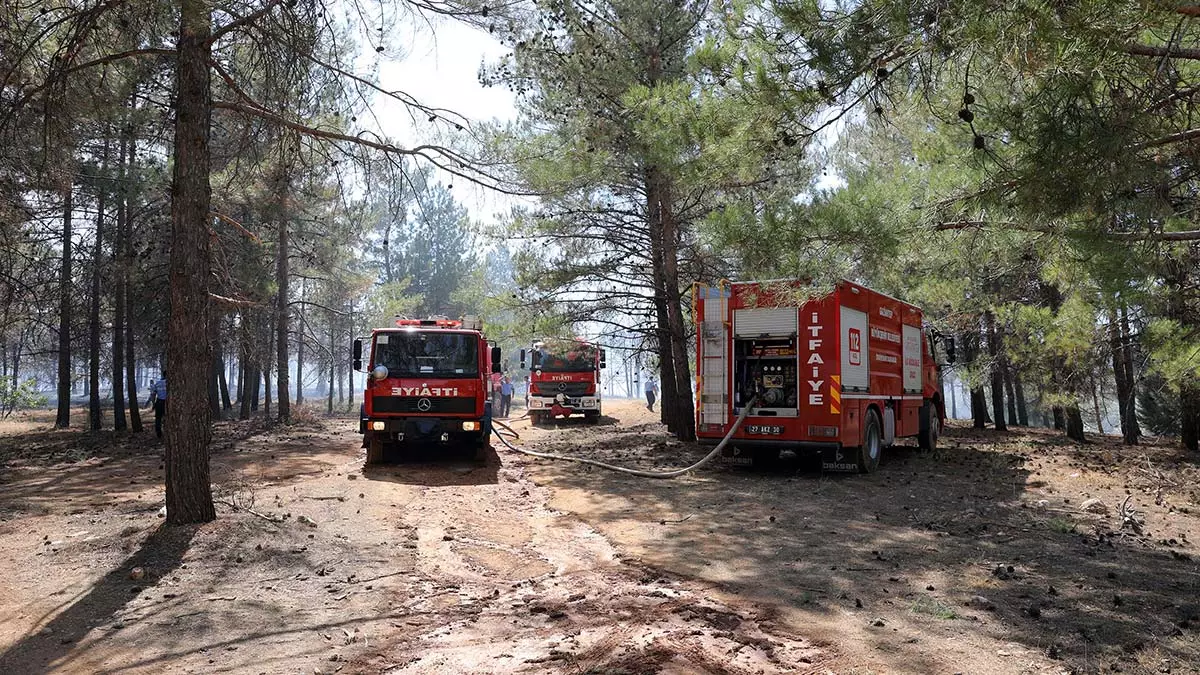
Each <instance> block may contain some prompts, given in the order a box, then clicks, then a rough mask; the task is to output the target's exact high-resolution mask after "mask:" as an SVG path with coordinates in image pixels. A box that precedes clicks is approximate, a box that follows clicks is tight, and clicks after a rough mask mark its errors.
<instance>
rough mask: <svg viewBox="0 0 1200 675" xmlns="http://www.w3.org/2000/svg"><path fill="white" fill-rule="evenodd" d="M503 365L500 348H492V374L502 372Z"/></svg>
mask: <svg viewBox="0 0 1200 675" xmlns="http://www.w3.org/2000/svg"><path fill="white" fill-rule="evenodd" d="M501 365H502V364H501V363H500V348H499V347H492V372H493V373H499V372H501V370H500V366H501Z"/></svg>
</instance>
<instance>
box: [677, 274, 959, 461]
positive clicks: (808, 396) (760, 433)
mask: <svg viewBox="0 0 1200 675" xmlns="http://www.w3.org/2000/svg"><path fill="white" fill-rule="evenodd" d="M693 300H694V302H695V304H694V308H695V310H694V311H695V312H696V326H697V348H696V351H697V367H696V373H697V385H698V387H697V389H698V394H699V396H698V397H697V401H698V403H697V416H696V430H697V435H698V436H699V437H700V439H701V441H702V442H708V443H716V442H717V441H718V440H720V439H721V438H722V437H724V435H725V434H726V432H728V430H729V427H730V425H731V424H732V423H733V422H734V420H735V419H736V418H737V417H738V415H739V414H741V412H742V408H743V406H744V405H745V404H746V403H747V402H749V401H750V400H751V398H752V397H757V399H756V401H755V404H754V407H753V408H752V409H751V410H750V411H749V413H748V414H747V416H746V419H745V420H744V422H743V424H742V427H741V428H740V429H738V431H737V432H736V433H735V434H734V436H733V438H732V439H731V441H730V443H729V446H727V447H726V449H725V451H724V454H725V456H727V457H729V458H731V459H733V460H734V461H737V462H744V463H764V464H770V463H772V462H773V461H774V460H777V459H778V458H779V453H780V451H781V450H793V451H818V452H820V453H821V457H822V465H823V466H824V468H825V469H827V470H833V471H854V470H857V471H862V472H870V471H874V470H875V469H876V468H877V467H878V466H879V456H880V454H881V451H882V450H883V448H886V447H888V446H890V445H891V444H892V443H893V442H894V441H895V440H896V439H897V438H903V437H907V436H916V437H917V438H918V441H919V443H920V445H921V447H924V448H929V449H932V448H934V447H936V445H937V438H938V434H939V433H940V431H941V428H942V424H943V421H944V411H943V406H942V397H941V393H940V386H939V380H938V367H937V364H936V363H935V362H934V359H933V356H932V345H933V342H932V339H931V337H930V336H929V335H928V334H927V333H926V332H925V331H924V330H922V317H921V310H920V309H919V308H917V307H915V306H913V305H910V304H908V303H906V302H902V301H900V300H897V299H895V298H892V297H890V296H887V295H884V294H883V293H879V292H877V291H873V290H871V289H869V288H866V287H864V286H860V285H858V284H855V283H851V282H849V281H841V282H839V283H838V284H837V285H836V286H835V287H834V289H833V291H832V292H828V293H824V294H816V293H815V292H814V291H813V289H812V287H811V286H810V285H809V284H808V283H807V282H804V281H792V280H788V281H754V282H740V283H723V284H720V285H718V286H716V287H706V286H700V285H697V286H696V287H695V288H694V289H693Z"/></svg>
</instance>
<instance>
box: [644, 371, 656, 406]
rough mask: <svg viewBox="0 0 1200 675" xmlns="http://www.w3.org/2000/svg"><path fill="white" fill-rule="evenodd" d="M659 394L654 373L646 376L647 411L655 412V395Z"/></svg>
mask: <svg viewBox="0 0 1200 675" xmlns="http://www.w3.org/2000/svg"><path fill="white" fill-rule="evenodd" d="M657 393H658V382H656V381H655V380H654V373H649V374H647V375H646V410H649V411H650V412H654V395H655V394H657Z"/></svg>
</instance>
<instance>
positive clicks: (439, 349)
mask: <svg viewBox="0 0 1200 675" xmlns="http://www.w3.org/2000/svg"><path fill="white" fill-rule="evenodd" d="M478 342H479V341H478V340H477V339H476V338H475V337H474V336H471V335H464V334H462V333H440V332H438V333H434V332H411V333H410V332H404V333H399V332H398V333H380V334H378V335H376V336H375V362H374V363H373V364H372V365H373V366H377V365H383V366H386V367H387V369H388V375H389V376H391V377H475V376H477V375H478V374H479V354H478V349H479V345H478Z"/></svg>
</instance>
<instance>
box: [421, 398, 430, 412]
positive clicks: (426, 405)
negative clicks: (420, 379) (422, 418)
mask: <svg viewBox="0 0 1200 675" xmlns="http://www.w3.org/2000/svg"><path fill="white" fill-rule="evenodd" d="M432 407H433V401H430V400H429V399H427V398H423V399H421V400H419V401H417V410H420V411H421V412H429V409H430V408H432Z"/></svg>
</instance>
